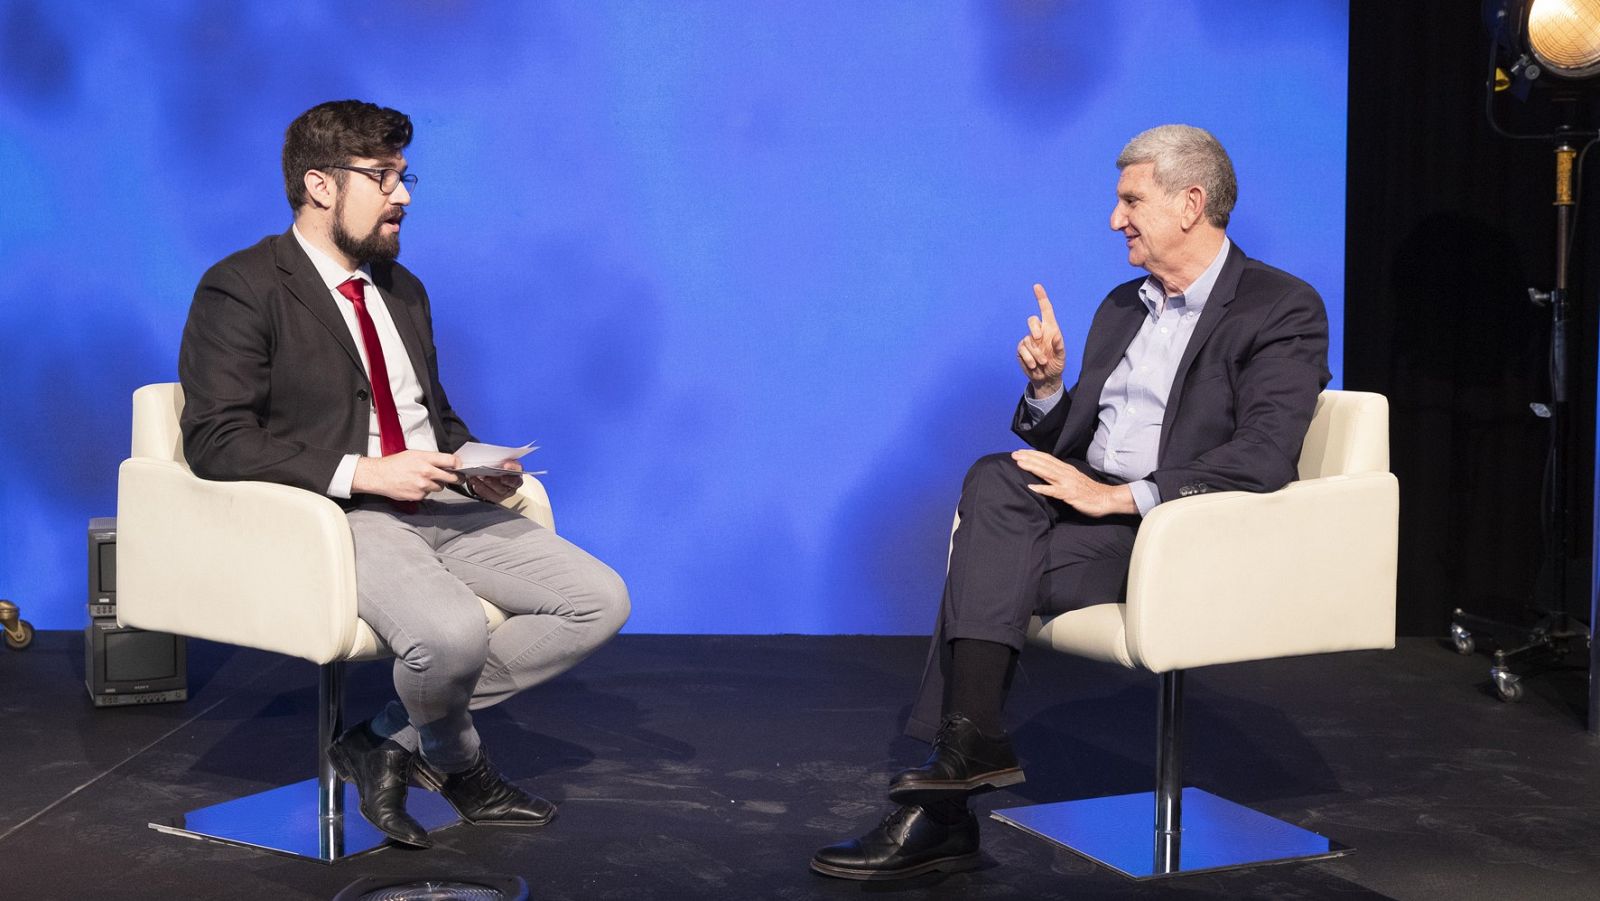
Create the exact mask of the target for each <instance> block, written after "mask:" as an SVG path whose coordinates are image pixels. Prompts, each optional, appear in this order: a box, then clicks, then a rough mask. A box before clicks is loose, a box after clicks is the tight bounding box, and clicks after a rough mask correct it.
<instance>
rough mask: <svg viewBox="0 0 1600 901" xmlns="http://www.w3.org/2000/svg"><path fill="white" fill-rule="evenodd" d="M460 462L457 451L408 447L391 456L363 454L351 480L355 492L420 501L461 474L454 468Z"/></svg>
mask: <svg viewBox="0 0 1600 901" xmlns="http://www.w3.org/2000/svg"><path fill="white" fill-rule="evenodd" d="M459 465H460V464H459V463H458V461H457V460H456V457H455V454H440V453H435V452H433V451H419V450H405V451H401V452H400V453H398V454H390V455H389V456H387V457H360V458H358V459H357V460H356V474H355V478H354V479H352V480H351V482H350V491H351V492H352V493H354V494H377V495H382V496H383V497H387V498H392V499H393V500H397V501H420V500H422V499H423V498H425V497H427V496H428V495H430V494H432V493H434V492H435V491H438V490H439V489H441V488H443V487H444V486H446V485H454V484H456V483H457V482H460V481H461V477H460V476H458V475H456V474H455V473H454V472H452V471H451V470H454V469H456V468H457V467H458V466H459Z"/></svg>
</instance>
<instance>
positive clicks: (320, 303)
mask: <svg viewBox="0 0 1600 901" xmlns="http://www.w3.org/2000/svg"><path fill="white" fill-rule="evenodd" d="M411 133H412V128H411V120H410V119H409V118H408V117H406V116H405V115H404V114H403V113H400V112H397V111H395V110H392V109H387V108H384V107H379V106H375V105H373V104H370V103H363V102H360V101H355V100H342V101H334V102H330V103H324V104H321V105H319V106H316V107H314V108H312V109H310V110H308V111H306V112H305V113H304V114H302V115H301V116H300V117H299V118H298V119H296V120H295V121H294V122H293V123H292V124H291V125H290V126H289V129H288V132H287V134H286V135H285V138H284V145H283V175H284V185H285V188H286V190H287V193H288V198H289V205H290V207H291V208H292V209H293V210H294V224H293V226H291V227H290V229H289V230H288V231H287V232H285V233H283V234H281V235H275V236H272V237H268V238H265V239H263V240H262V241H261V242H260V243H258V244H256V245H254V246H253V247H250V248H247V249H245V250H241V251H239V252H238V253H235V254H233V255H232V256H230V257H228V258H227V259H224V260H223V261H222V262H220V263H218V264H217V265H215V266H213V267H212V268H211V269H210V270H209V271H208V272H206V274H205V276H204V277H203V278H201V280H200V285H199V287H198V288H197V289H196V291H195V296H194V302H193V305H192V306H191V308H190V310H189V321H188V324H187V326H186V327H185V328H184V333H183V344H182V348H181V350H180V352H179V359H178V375H179V379H180V380H181V381H182V383H183V389H184V396H185V403H184V409H183V417H182V424H183V446H184V454H185V456H186V457H187V458H188V461H189V465H190V466H191V467H192V469H193V470H194V472H195V473H196V474H197V475H199V476H201V477H202V478H207V479H223V480H236V479H251V480H262V481H269V482H278V483H281V484H285V485H291V486H294V487H297V488H303V489H305V490H307V491H314V492H317V493H319V494H324V495H326V496H328V497H330V498H334V499H335V500H336V501H337V502H338V503H339V504H340V506H342V507H343V508H344V509H345V511H346V516H347V518H348V520H349V523H350V531H351V535H352V537H353V538H354V544H355V565H356V592H357V603H358V609H359V612H360V615H361V618H362V619H363V620H364V621H365V622H366V623H367V624H368V625H370V626H371V627H372V629H373V630H374V631H375V632H376V633H377V634H378V637H379V638H381V639H382V640H383V641H384V643H385V644H386V645H388V647H389V648H390V649H391V650H393V651H394V654H395V657H396V660H395V664H394V684H395V691H396V694H397V695H398V700H397V701H393V702H391V703H389V705H388V706H386V707H385V708H383V709H382V710H380V711H379V712H378V713H377V715H375V716H373V717H372V718H371V719H369V720H367V721H365V722H363V723H361V724H359V725H356V726H354V727H352V728H351V729H350V730H349V731H347V732H346V733H345V734H344V735H342V736H340V737H339V739H338V740H337V742H336V743H335V745H334V747H333V758H334V763H335V766H336V767H337V769H338V770H339V773H340V775H341V776H342V777H343V778H345V779H346V780H348V781H350V782H353V783H355V785H356V787H357V789H358V791H359V793H360V795H361V812H362V814H363V815H364V816H365V817H366V818H367V819H368V820H369V821H371V822H372V824H373V825H374V826H376V827H378V828H379V829H380V830H382V831H383V832H384V833H385V834H386V835H387V836H389V838H391V839H392V840H394V841H395V842H398V843H400V844H402V845H409V846H413V847H427V846H428V845H429V844H430V843H431V842H430V840H429V838H428V835H427V833H426V832H425V831H424V830H423V829H422V827H421V826H420V825H419V824H418V823H417V822H416V821H415V820H414V819H412V818H411V817H410V815H409V814H407V813H406V808H405V795H406V786H407V783H408V782H410V781H411V780H413V779H415V780H416V782H417V783H418V784H421V785H424V786H427V787H429V788H433V789H436V790H438V791H439V792H440V793H441V794H443V795H444V797H445V798H446V800H448V801H449V802H450V803H451V804H452V805H453V806H454V807H455V809H456V811H457V812H458V813H460V814H461V816H462V818H463V819H465V820H467V821H468V822H470V823H481V824H495V825H516V826H540V825H543V824H545V823H547V822H549V820H550V819H551V817H552V816H553V815H554V814H555V807H554V805H552V804H551V803H550V802H548V801H546V800H544V799H542V798H537V797H532V796H530V795H528V794H527V793H525V792H523V791H522V790H521V789H519V788H517V787H516V786H515V785H512V784H511V783H510V782H508V781H506V780H505V778H504V777H502V776H501V775H500V773H499V772H498V771H497V770H496V769H495V768H494V766H493V765H492V764H491V763H490V762H489V759H488V757H487V756H486V755H485V754H484V752H483V749H482V748H481V747H480V743H479V740H478V734H477V731H476V730H475V729H474V728H473V725H472V716H471V711H474V710H481V709H483V708H485V707H488V706H491V705H493V704H496V703H499V702H500V701H503V700H505V699H506V698H509V697H510V696H512V695H513V694H515V693H516V692H519V691H521V690H523V689H525V688H529V687H531V686H534V685H537V684H539V683H541V682H544V681H547V680H549V679H551V678H553V677H555V676H556V675H558V674H560V673H562V672H564V671H565V670H567V669H568V668H569V667H571V666H572V665H574V664H575V663H577V662H578V661H579V660H581V659H583V658H584V657H585V656H587V655H588V654H589V653H590V652H591V651H593V650H594V649H595V648H597V647H599V646H600V645H601V644H602V643H603V642H605V641H606V640H607V639H609V638H610V637H611V636H612V635H614V634H615V633H616V632H617V630H618V629H620V628H621V627H622V624H623V622H624V620H626V619H627V616H628V609H629V606H628V593H627V589H626V587H625V586H624V585H623V583H622V580H621V579H620V578H619V577H618V576H617V574H616V573H615V572H613V571H612V570H611V569H610V568H609V567H607V566H606V565H605V564H603V563H601V562H600V561H598V560H596V559H595V558H594V557H591V556H590V555H589V554H587V553H585V552H584V551H583V550H581V549H579V548H578V547H576V546H574V545H572V544H569V543H568V542H566V541H565V540H563V539H561V538H559V537H557V536H556V535H555V534H553V533H552V532H550V531H549V530H546V529H544V528H541V527H540V526H538V525H536V524H535V523H533V522H531V521H530V520H527V519H525V518H523V517H521V516H518V515H516V514H514V513H512V512H510V511H508V510H506V509H505V508H503V507H500V506H498V505H497V503H496V502H497V501H500V500H503V499H504V498H506V497H508V496H509V495H511V494H512V493H514V492H515V490H516V488H517V485H518V483H519V482H520V477H518V476H501V477H471V478H467V479H462V477H461V476H459V475H457V474H456V473H455V471H454V470H456V469H457V468H459V467H458V464H457V460H456V458H455V456H454V454H453V452H454V451H455V450H457V449H458V448H460V447H461V445H463V444H465V443H466V442H468V441H471V440H474V439H473V436H472V433H471V432H470V431H468V429H467V426H466V424H465V423H464V422H463V421H462V420H461V417H460V416H459V415H457V414H456V412H455V410H453V409H452V408H451V406H450V401H449V399H448V398H447V397H446V395H445V391H444V386H443V385H441V384H440V381H439V372H438V365H437V360H436V356H435V352H434V343H433V319H432V314H431V309H430V306H429V301H428V295H427V292H426V291H424V290H423V287H422V283H421V282H420V281H418V280H417V278H416V276H414V275H412V274H411V272H409V271H408V270H407V269H406V268H405V267H403V266H401V265H399V264H398V263H396V262H395V258H396V257H397V256H398V255H399V253H400V229H401V222H402V220H403V219H404V218H405V215H406V208H407V207H408V206H409V205H410V203H411V191H412V189H414V188H415V187H416V184H417V178H416V176H415V175H411V174H409V173H408V172H407V171H406V159H405V156H404V155H403V151H404V150H405V148H406V146H407V145H409V144H410V143H411ZM508 465H514V464H508ZM478 596H482V597H483V598H485V599H487V600H489V601H490V602H491V603H493V604H494V605H495V606H497V607H499V608H501V609H502V610H504V611H505V612H506V613H508V614H510V618H509V619H507V620H506V621H505V622H504V623H502V624H501V625H500V627H499V628H497V629H496V630H495V631H494V633H493V634H489V633H488V630H487V628H486V626H485V622H484V616H483V611H482V608H481V606H480V604H479V602H478Z"/></svg>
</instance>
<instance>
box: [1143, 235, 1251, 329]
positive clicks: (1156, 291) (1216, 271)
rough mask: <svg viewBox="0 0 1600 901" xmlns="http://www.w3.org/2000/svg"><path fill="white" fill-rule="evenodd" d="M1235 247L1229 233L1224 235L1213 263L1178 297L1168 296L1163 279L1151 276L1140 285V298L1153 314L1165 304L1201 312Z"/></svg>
mask: <svg viewBox="0 0 1600 901" xmlns="http://www.w3.org/2000/svg"><path fill="white" fill-rule="evenodd" d="M1231 249H1233V242H1232V241H1229V240H1228V236H1227V235H1223V236H1222V247H1221V248H1220V249H1218V250H1217V255H1216V256H1214V257H1212V258H1211V265H1209V266H1207V267H1206V271H1204V272H1202V273H1200V277H1199V278H1197V279H1195V280H1194V284H1192V285H1190V286H1189V289H1188V290H1187V291H1184V292H1183V293H1182V294H1179V295H1178V296H1176V297H1166V296H1165V295H1166V292H1165V291H1163V290H1162V289H1161V280H1160V279H1158V278H1156V277H1155V276H1153V275H1152V276H1149V277H1148V278H1146V279H1145V280H1144V284H1142V285H1140V286H1139V299H1140V300H1143V301H1144V305H1145V306H1146V307H1148V308H1149V309H1150V313H1151V315H1155V313H1156V311H1157V310H1161V309H1164V308H1165V307H1163V304H1165V305H1166V306H1170V307H1183V308H1184V309H1186V310H1188V311H1189V312H1191V313H1199V312H1200V311H1201V310H1204V309H1205V308H1206V301H1207V300H1210V299H1211V289H1212V288H1215V287H1216V286H1217V276H1219V275H1221V274H1222V264H1223V263H1225V262H1227V261H1228V251H1229V250H1231Z"/></svg>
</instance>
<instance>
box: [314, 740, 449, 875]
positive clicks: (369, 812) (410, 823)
mask: <svg viewBox="0 0 1600 901" xmlns="http://www.w3.org/2000/svg"><path fill="white" fill-rule="evenodd" d="M328 756H329V757H331V758H332V760H333V768H334V770H335V771H336V772H337V773H338V774H339V778H341V779H343V780H344V781H346V782H350V783H353V784H354V785H355V787H356V792H357V794H359V795H360V796H361V815H362V816H364V817H366V818H367V822H369V823H371V824H372V825H374V826H376V827H378V830H379V831H380V832H382V833H383V834H384V835H387V836H388V837H389V838H391V839H393V840H394V841H396V842H399V843H400V844H402V845H409V846H410V847H413V848H431V847H433V839H431V838H428V831H427V830H426V829H423V828H422V824H421V823H418V822H417V821H416V820H414V819H412V818H411V814H409V813H407V812H406V783H407V782H408V781H410V778H411V752H410V751H407V750H406V749H405V748H402V747H400V746H399V745H398V744H395V743H394V742H392V741H375V740H374V738H373V735H372V733H371V732H370V731H368V730H367V727H366V724H365V723H362V724H361V725H359V726H353V727H351V728H350V729H349V730H348V731H346V732H345V733H344V734H343V735H341V736H339V737H338V738H337V739H335V740H334V742H333V747H331V748H329V749H328Z"/></svg>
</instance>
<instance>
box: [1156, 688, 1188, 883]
mask: <svg viewBox="0 0 1600 901" xmlns="http://www.w3.org/2000/svg"><path fill="white" fill-rule="evenodd" d="M1156 706H1157V710H1156V848H1155V853H1156V859H1155V871H1156V872H1157V873H1175V872H1177V870H1178V863H1179V845H1180V844H1181V840H1182V838H1183V670H1174V671H1172V672H1169V673H1162V674H1161V698H1160V700H1159V701H1158V702H1157V705H1156Z"/></svg>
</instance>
